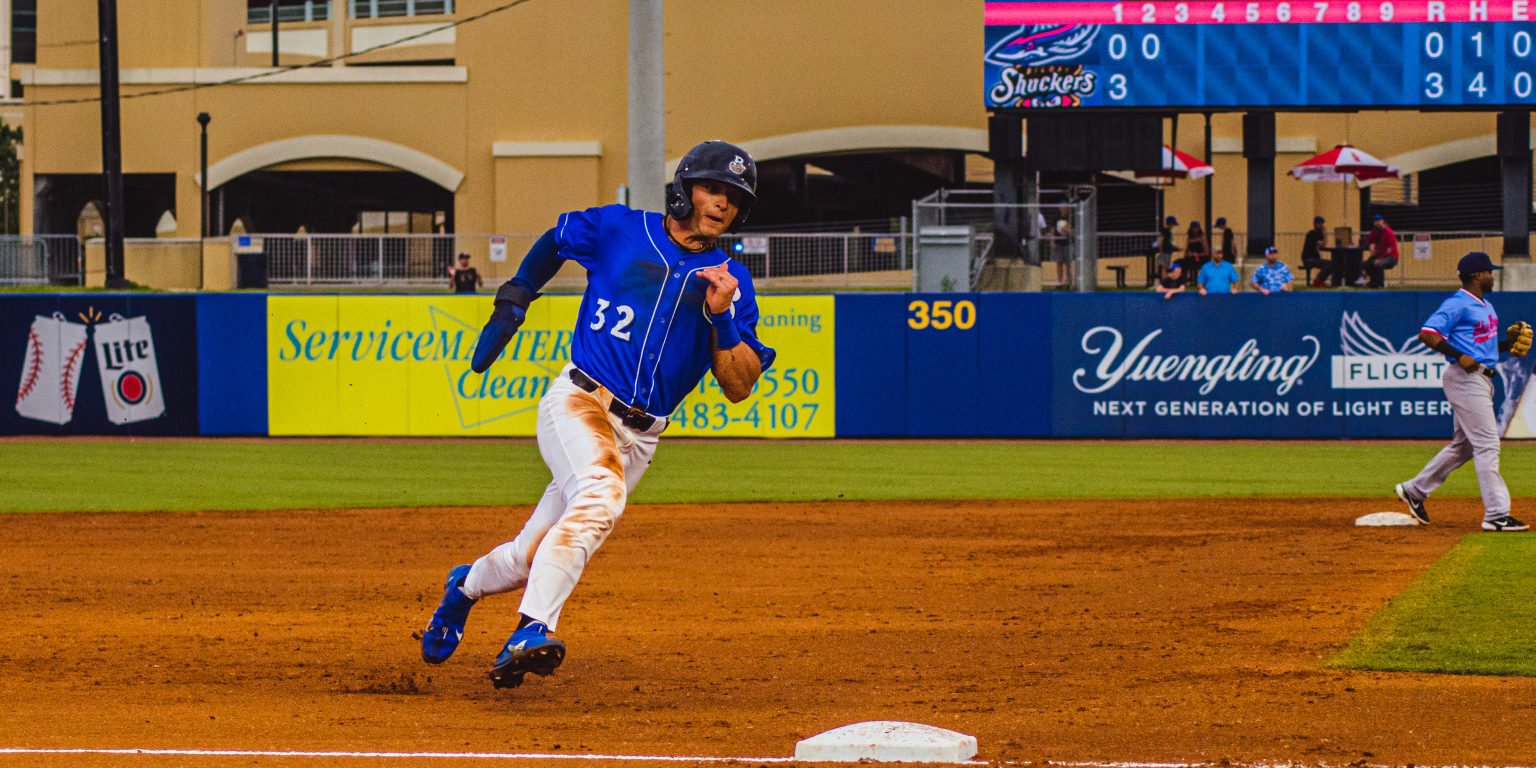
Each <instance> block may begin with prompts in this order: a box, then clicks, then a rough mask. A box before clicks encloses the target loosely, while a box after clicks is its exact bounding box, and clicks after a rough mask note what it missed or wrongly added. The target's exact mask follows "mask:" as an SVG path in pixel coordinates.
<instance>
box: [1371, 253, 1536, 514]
mask: <svg viewBox="0 0 1536 768" xmlns="http://www.w3.org/2000/svg"><path fill="white" fill-rule="evenodd" d="M1496 269H1503V267H1496V266H1494V265H1493V260H1492V259H1490V258H1488V254H1486V253H1483V252H1481V251H1473V252H1472V253H1469V254H1467V255H1466V256H1463V257H1462V259H1461V261H1460V262H1459V263H1458V264H1457V265H1456V271H1457V272H1459V273H1460V274H1461V290H1459V291H1457V292H1456V293H1454V294H1451V296H1450V298H1448V299H1446V300H1445V301H1444V302H1442V303H1441V304H1440V308H1439V309H1437V310H1435V313H1434V314H1433V315H1430V316H1429V319H1428V320H1426V321H1424V328H1423V330H1421V331H1419V340H1420V341H1422V342H1424V344H1425V345H1426V346H1428V347H1429V348H1431V349H1433V350H1435V351H1436V352H1439V353H1441V354H1443V355H1445V356H1446V357H1447V358H1448V359H1450V361H1451V363H1452V365H1447V366H1446V367H1445V375H1444V378H1443V379H1442V386H1443V387H1444V388H1445V399H1446V400H1448V401H1450V403H1451V411H1452V413H1453V414H1454V417H1455V424H1456V433H1455V436H1454V437H1452V438H1451V444H1450V445H1447V446H1446V447H1444V448H1442V449H1441V450H1440V453H1438V454H1436V455H1435V457H1434V458H1433V459H1430V461H1429V463H1428V464H1426V465H1424V469H1423V470H1421V471H1420V472H1419V475H1418V477H1415V478H1413V479H1412V480H1409V481H1408V482H1406V483H1400V484H1398V486H1397V488H1396V489H1395V490H1396V491H1397V497H1398V498H1399V499H1402V500H1403V503H1404V504H1407V505H1408V511H1409V512H1410V513H1412V515H1413V517H1414V519H1415V520H1417V521H1418V523H1419V524H1420V525H1428V524H1429V512H1428V511H1427V510H1425V508H1424V499H1425V498H1426V497H1428V496H1429V494H1431V493H1434V491H1435V489H1436V488H1439V487H1440V484H1441V483H1444V482H1445V478H1446V477H1449V476H1450V474H1451V472H1452V471H1454V470H1455V469H1456V468H1457V467H1460V466H1461V465H1463V464H1465V463H1467V460H1468V459H1471V460H1472V463H1473V466H1475V467H1477V487H1478V488H1479V489H1480V490H1481V491H1482V493H1483V530H1485V531H1523V530H1525V529H1526V528H1527V526H1526V524H1525V523H1522V522H1520V521H1519V520H1516V519H1515V518H1513V517H1510V516H1509V490H1508V489H1507V488H1505V487H1504V478H1502V477H1500V476H1499V422H1498V419H1497V418H1496V417H1495V416H1494V413H1493V376H1494V371H1493V367H1494V366H1495V365H1497V364H1498V362H1499V353H1500V352H1504V351H1508V352H1509V353H1511V354H1514V355H1517V356H1521V357H1523V356H1524V355H1525V353H1526V351H1528V350H1529V349H1530V348H1531V326H1530V325H1529V324H1527V323H1525V322H1523V321H1522V322H1518V323H1515V324H1514V325H1512V326H1510V328H1509V332H1508V333H1507V334H1505V337H1504V338H1503V339H1502V340H1500V339H1499V316H1498V314H1497V313H1496V312H1494V311H1493V305H1492V304H1490V303H1488V300H1487V299H1485V298H1483V297H1484V296H1486V295H1487V294H1488V292H1489V291H1491V290H1493V271H1494V270H1496Z"/></svg>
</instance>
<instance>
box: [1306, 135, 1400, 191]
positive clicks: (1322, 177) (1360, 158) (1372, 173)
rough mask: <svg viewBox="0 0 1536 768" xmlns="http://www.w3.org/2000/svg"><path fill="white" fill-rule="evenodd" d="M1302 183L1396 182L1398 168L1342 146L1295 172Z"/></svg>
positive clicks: (1345, 145) (1344, 145) (1348, 146)
mask: <svg viewBox="0 0 1536 768" xmlns="http://www.w3.org/2000/svg"><path fill="white" fill-rule="evenodd" d="M1291 175H1292V176H1295V177H1296V178H1298V179H1301V180H1302V181H1354V182H1362V181H1371V180H1372V179H1395V178H1397V177H1398V176H1399V175H1400V174H1399V173H1398V170H1397V168H1395V167H1393V166H1390V165H1387V164H1386V163H1384V162H1382V161H1380V160H1377V159H1376V158H1374V157H1372V156H1370V155H1368V154H1366V153H1365V152H1362V151H1360V150H1359V149H1356V148H1354V147H1352V146H1350V145H1348V144H1340V145H1338V146H1336V147H1334V148H1333V149H1330V150H1328V151H1327V152H1324V153H1322V154H1321V155H1318V156H1317V157H1314V158H1312V159H1311V160H1308V161H1306V162H1304V163H1302V164H1301V165H1298V166H1296V167H1295V168H1292V169H1291Z"/></svg>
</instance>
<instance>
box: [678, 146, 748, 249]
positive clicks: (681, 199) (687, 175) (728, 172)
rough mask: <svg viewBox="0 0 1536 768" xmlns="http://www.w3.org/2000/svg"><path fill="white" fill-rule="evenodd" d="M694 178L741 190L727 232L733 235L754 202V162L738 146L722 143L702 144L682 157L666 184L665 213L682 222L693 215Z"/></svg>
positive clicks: (745, 219) (745, 218) (743, 221)
mask: <svg viewBox="0 0 1536 768" xmlns="http://www.w3.org/2000/svg"><path fill="white" fill-rule="evenodd" d="M695 179H713V180H715V181H718V182H721V183H724V184H729V185H731V186H733V187H735V188H737V189H739V190H741V193H742V194H741V205H740V206H738V209H737V212H736V218H735V220H733V221H732V222H731V226H730V227H728V228H727V229H726V231H727V232H735V231H736V230H737V229H740V228H741V225H742V224H744V223H746V221H747V213H748V212H749V211H751V210H752V204H753V203H755V202H757V163H755V162H753V161H752V156H751V155H749V154H747V151H746V150H744V149H742V148H741V147H738V146H736V145H735V144H731V143H729V142H724V141H706V142H704V143H702V144H700V145H698V146H696V147H694V148H693V149H690V150H688V154H686V155H683V159H682V161H681V162H679V163H678V164H677V172H676V173H675V174H673V176H672V183H671V184H668V185H667V214H668V215H670V216H671V217H672V218H674V219H679V220H681V219H686V218H688V217H689V216H690V215H692V214H693V185H692V184H690V183H689V182H691V181H693V180H695Z"/></svg>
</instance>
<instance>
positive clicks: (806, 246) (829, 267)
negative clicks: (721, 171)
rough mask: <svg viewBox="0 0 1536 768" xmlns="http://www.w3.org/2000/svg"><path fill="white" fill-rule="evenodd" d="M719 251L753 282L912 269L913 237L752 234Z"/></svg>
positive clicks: (724, 240) (724, 242)
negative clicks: (728, 257)
mask: <svg viewBox="0 0 1536 768" xmlns="http://www.w3.org/2000/svg"><path fill="white" fill-rule="evenodd" d="M718 245H719V247H720V249H721V250H723V251H725V252H726V253H727V254H729V255H730V257H731V258H732V259H734V260H736V261H738V262H741V263H742V264H743V265H744V266H746V268H747V271H748V272H750V273H752V277H754V278H763V279H766V278H780V277H802V276H806V275H833V274H843V275H846V274H855V273H861V272H886V271H895V270H904V269H911V268H912V235H911V233H908V232H892V233H871V234H865V233H862V232H783V233H763V232H753V233H743V234H738V235H726V236H724V237H721V238H720V240H719V243H718Z"/></svg>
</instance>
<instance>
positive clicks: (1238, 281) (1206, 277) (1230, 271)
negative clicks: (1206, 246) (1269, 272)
mask: <svg viewBox="0 0 1536 768" xmlns="http://www.w3.org/2000/svg"><path fill="white" fill-rule="evenodd" d="M1242 280H1243V279H1242V278H1241V277H1239V276H1238V274H1237V270H1236V269H1234V268H1233V267H1232V265H1231V264H1230V263H1228V262H1227V261H1225V260H1223V259H1222V258H1221V252H1220V251H1217V252H1216V253H1215V254H1212V256H1211V260H1210V261H1207V262H1206V263H1205V265H1204V266H1202V267H1200V295H1201V296H1205V295H1206V294H1210V293H1232V292H1233V291H1234V290H1240V289H1241V288H1242V287H1243V283H1242ZM1234 286H1235V288H1234Z"/></svg>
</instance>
